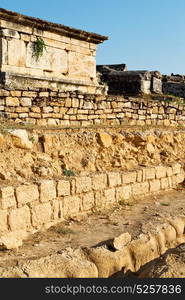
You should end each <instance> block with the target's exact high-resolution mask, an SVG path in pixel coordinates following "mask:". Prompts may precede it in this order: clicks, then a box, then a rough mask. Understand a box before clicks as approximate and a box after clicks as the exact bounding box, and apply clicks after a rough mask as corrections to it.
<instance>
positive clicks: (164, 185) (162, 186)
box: [161, 177, 169, 190]
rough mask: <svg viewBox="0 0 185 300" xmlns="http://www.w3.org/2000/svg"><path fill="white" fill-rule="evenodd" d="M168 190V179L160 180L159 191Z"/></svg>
mask: <svg viewBox="0 0 185 300" xmlns="http://www.w3.org/2000/svg"><path fill="white" fill-rule="evenodd" d="M168 188H169V181H168V177H166V178H161V189H163V190H166V189H168Z"/></svg>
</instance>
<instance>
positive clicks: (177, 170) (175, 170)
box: [172, 163, 181, 175]
mask: <svg viewBox="0 0 185 300" xmlns="http://www.w3.org/2000/svg"><path fill="white" fill-rule="evenodd" d="M172 171H173V174H174V175H175V174H179V173H180V172H181V164H179V163H176V164H174V165H173V166H172Z"/></svg>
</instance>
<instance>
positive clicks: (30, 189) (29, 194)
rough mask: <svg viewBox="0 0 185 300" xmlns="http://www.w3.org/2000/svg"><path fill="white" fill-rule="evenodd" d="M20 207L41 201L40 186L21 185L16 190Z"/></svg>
mask: <svg viewBox="0 0 185 300" xmlns="http://www.w3.org/2000/svg"><path fill="white" fill-rule="evenodd" d="M15 192H16V197H17V202H18V206H21V205H24V204H26V203H28V202H33V201H36V200H38V199H39V191H38V186H37V185H36V184H29V185H25V184H24V185H21V186H19V187H17V188H16V189H15Z"/></svg>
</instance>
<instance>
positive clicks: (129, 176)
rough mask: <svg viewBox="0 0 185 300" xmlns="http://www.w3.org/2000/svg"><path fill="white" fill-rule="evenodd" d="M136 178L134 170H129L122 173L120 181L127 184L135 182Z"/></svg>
mask: <svg viewBox="0 0 185 300" xmlns="http://www.w3.org/2000/svg"><path fill="white" fill-rule="evenodd" d="M136 178H137V172H136V171H130V172H126V173H123V174H122V183H123V184H128V183H133V182H136Z"/></svg>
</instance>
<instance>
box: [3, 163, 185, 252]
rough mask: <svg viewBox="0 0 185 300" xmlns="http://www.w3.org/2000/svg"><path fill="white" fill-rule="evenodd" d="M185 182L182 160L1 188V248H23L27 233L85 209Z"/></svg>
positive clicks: (105, 206)
mask: <svg viewBox="0 0 185 300" xmlns="http://www.w3.org/2000/svg"><path fill="white" fill-rule="evenodd" d="M183 180H184V170H183V168H182V166H181V165H180V164H179V163H176V164H173V165H171V166H167V167H166V166H156V167H145V168H140V169H137V170H133V171H129V172H106V173H92V174H90V175H87V176H78V177H76V176H72V177H64V178H60V179H58V180H41V181H40V182H33V183H27V184H22V185H18V186H12V185H9V186H6V185H5V186H2V185H1V187H0V247H1V248H8V249H10V248H14V247H17V246H20V245H21V243H22V240H23V239H25V238H26V236H27V234H28V233H33V232H36V231H37V230H39V229H42V228H45V227H50V226H51V225H54V224H56V223H57V222H61V221H62V220H65V219H69V218H72V217H75V216H78V215H80V214H82V213H91V212H94V211H104V210H105V209H109V208H112V207H113V206H116V205H118V204H121V205H124V204H125V201H127V202H128V201H131V199H132V197H138V196H142V195H147V194H150V193H155V192H159V191H161V190H166V189H169V188H172V187H175V186H176V185H177V184H178V183H180V182H182V181H183Z"/></svg>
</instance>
